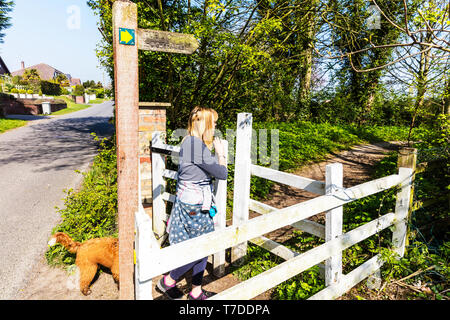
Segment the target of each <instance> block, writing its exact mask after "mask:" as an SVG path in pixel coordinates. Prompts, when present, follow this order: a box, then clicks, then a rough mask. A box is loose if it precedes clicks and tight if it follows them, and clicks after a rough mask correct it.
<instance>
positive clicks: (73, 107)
mask: <svg viewBox="0 0 450 320" xmlns="http://www.w3.org/2000/svg"><path fill="white" fill-rule="evenodd" d="M55 99H61V100H64V101H65V102H66V103H67V108H65V109H62V110H59V111H56V112H52V115H54V116H60V115H63V114H67V113H72V112H75V111H80V110H83V109H86V108H89V107H90V106H91V105H90V104H78V103H75V102H73V101H72V100H71V99H69V98H67V97H65V96H56V97H55Z"/></svg>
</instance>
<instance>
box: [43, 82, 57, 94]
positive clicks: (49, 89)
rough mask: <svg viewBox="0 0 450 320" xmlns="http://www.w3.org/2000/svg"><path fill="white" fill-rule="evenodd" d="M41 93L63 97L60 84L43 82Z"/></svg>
mask: <svg viewBox="0 0 450 320" xmlns="http://www.w3.org/2000/svg"><path fill="white" fill-rule="evenodd" d="M41 91H42V93H43V94H47V95H50V96H59V95H61V87H60V86H59V84H58V83H53V82H50V81H44V80H42V81H41Z"/></svg>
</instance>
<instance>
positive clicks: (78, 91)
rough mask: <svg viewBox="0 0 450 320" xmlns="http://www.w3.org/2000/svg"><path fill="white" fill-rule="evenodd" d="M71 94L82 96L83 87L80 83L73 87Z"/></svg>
mask: <svg viewBox="0 0 450 320" xmlns="http://www.w3.org/2000/svg"><path fill="white" fill-rule="evenodd" d="M72 94H73V95H74V96H82V95H83V94H84V87H83V86H81V85H77V86H75V89H74V90H73V92H72Z"/></svg>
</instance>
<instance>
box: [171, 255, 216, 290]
mask: <svg viewBox="0 0 450 320" xmlns="http://www.w3.org/2000/svg"><path fill="white" fill-rule="evenodd" d="M207 262H208V257H205V258H203V259H200V260H197V261H194V262H191V263H188V264H186V265H184V266H181V267H179V268H176V269H174V270H172V271H170V277H171V278H172V279H173V280H175V281H178V279H180V278H181V276H182V275H183V274H185V273H186V272H187V271H188V270H190V269H191V268H192V284H193V285H194V286H201V285H202V280H203V272H204V271H205V269H206V263H207Z"/></svg>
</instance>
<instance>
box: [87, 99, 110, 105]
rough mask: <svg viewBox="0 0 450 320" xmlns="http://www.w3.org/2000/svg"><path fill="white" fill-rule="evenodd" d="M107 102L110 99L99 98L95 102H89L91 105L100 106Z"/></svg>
mask: <svg viewBox="0 0 450 320" xmlns="http://www.w3.org/2000/svg"><path fill="white" fill-rule="evenodd" d="M105 101H108V99H102V98H97V99H95V100H91V101H89V104H100V103H103V102H105Z"/></svg>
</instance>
